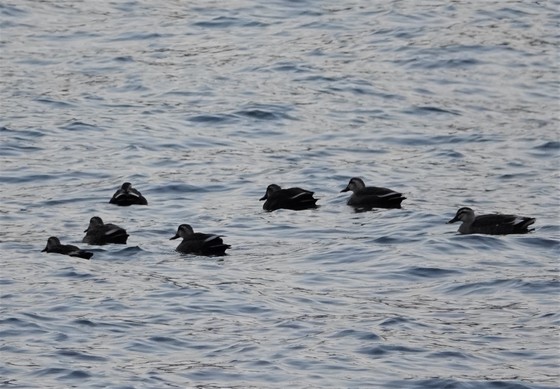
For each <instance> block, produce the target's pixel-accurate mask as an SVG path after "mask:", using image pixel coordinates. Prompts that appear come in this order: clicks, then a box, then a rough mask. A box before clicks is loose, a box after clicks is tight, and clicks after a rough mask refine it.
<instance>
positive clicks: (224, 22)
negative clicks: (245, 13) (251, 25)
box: [193, 16, 246, 28]
mask: <svg viewBox="0 0 560 389" xmlns="http://www.w3.org/2000/svg"><path fill="white" fill-rule="evenodd" d="M193 26H196V27H203V28H227V27H245V26H246V23H244V22H242V21H241V20H240V19H239V18H234V17H228V16H218V17H215V18H213V19H210V20H202V21H199V22H195V23H193Z"/></svg>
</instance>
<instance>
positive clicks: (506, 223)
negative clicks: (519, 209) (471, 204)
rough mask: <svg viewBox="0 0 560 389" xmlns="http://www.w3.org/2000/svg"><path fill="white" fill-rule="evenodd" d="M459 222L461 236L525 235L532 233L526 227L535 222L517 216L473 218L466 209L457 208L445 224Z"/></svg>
mask: <svg viewBox="0 0 560 389" xmlns="http://www.w3.org/2000/svg"><path fill="white" fill-rule="evenodd" d="M459 220H460V221H462V222H463V223H462V224H461V225H460V226H459V232H460V233H461V234H489V235H506V234H525V233H527V232H529V231H532V230H529V229H528V227H529V226H530V225H531V224H533V223H534V222H535V221H536V219H535V218H532V217H524V216H517V215H501V214H492V215H480V216H475V214H474V211H473V210H472V209H470V208H468V207H463V208H459V210H458V211H457V213H456V214H455V217H454V218H453V219H451V220H449V221H448V222H447V223H448V224H449V223H455V222H457V221H459Z"/></svg>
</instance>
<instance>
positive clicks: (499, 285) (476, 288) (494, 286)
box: [443, 279, 523, 296]
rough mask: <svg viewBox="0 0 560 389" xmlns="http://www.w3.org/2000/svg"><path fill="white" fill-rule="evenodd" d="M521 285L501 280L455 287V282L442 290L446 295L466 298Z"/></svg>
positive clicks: (521, 283)
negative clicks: (457, 295)
mask: <svg viewBox="0 0 560 389" xmlns="http://www.w3.org/2000/svg"><path fill="white" fill-rule="evenodd" d="M522 285H523V281H522V280H518V279H513V280H509V279H502V280H499V279H497V280H492V281H480V282H465V283H461V284H459V285H457V282H456V283H454V284H453V285H452V286H445V287H443V290H444V291H445V293H446V294H459V295H461V296H468V295H472V294H476V295H478V294H482V295H487V294H495V293H497V292H498V291H500V290H508V289H510V290H513V289H518V288H519V287H520V286H522Z"/></svg>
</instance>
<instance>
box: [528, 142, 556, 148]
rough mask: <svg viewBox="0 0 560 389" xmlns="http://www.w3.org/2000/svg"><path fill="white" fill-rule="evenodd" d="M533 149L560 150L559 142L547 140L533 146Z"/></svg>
mask: <svg viewBox="0 0 560 389" xmlns="http://www.w3.org/2000/svg"><path fill="white" fill-rule="evenodd" d="M533 149H535V150H560V142H558V141H548V142H545V143H542V144H540V145H538V146H535V147H533Z"/></svg>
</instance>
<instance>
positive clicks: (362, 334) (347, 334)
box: [331, 330, 381, 341]
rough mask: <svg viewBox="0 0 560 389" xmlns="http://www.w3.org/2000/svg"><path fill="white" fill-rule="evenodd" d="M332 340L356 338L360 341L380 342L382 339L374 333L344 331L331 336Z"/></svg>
mask: <svg viewBox="0 0 560 389" xmlns="http://www.w3.org/2000/svg"><path fill="white" fill-rule="evenodd" d="M331 337H332V338H347V337H349V338H356V339H358V340H365V341H371V340H380V339H381V337H380V336H379V335H376V334H374V333H373V332H368V331H357V330H342V331H338V332H336V333H335V334H333V335H331Z"/></svg>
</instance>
